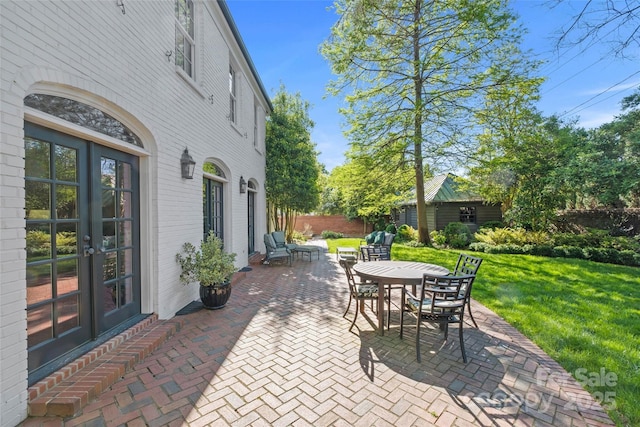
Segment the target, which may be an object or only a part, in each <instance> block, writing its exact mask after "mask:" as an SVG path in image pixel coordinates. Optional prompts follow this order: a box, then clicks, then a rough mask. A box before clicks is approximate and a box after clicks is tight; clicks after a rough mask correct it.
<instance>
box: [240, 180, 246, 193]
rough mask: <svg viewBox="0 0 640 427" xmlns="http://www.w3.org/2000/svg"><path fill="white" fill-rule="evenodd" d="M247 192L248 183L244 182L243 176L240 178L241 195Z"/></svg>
mask: <svg viewBox="0 0 640 427" xmlns="http://www.w3.org/2000/svg"><path fill="white" fill-rule="evenodd" d="M246 192H247V181H245V180H244V178H243V177H242V176H240V193H243V194H244V193H246Z"/></svg>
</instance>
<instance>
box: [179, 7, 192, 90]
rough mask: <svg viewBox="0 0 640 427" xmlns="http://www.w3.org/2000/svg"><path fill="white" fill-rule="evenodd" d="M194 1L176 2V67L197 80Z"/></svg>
mask: <svg viewBox="0 0 640 427" xmlns="http://www.w3.org/2000/svg"><path fill="white" fill-rule="evenodd" d="M195 47H196V43H195V36H194V24H193V0H176V66H178V67H180V68H182V70H183V71H184V72H185V73H186V74H187V75H188V76H189V77H191V78H192V79H195V77H196V76H195V68H194V64H193V60H194V56H195Z"/></svg>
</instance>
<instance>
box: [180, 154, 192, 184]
mask: <svg viewBox="0 0 640 427" xmlns="http://www.w3.org/2000/svg"><path fill="white" fill-rule="evenodd" d="M180 169H181V170H182V177H183V178H184V179H193V172H194V170H195V169H196V162H195V161H194V160H193V157H191V155H190V154H189V150H187V149H186V148H185V149H184V151H183V152H182V157H180Z"/></svg>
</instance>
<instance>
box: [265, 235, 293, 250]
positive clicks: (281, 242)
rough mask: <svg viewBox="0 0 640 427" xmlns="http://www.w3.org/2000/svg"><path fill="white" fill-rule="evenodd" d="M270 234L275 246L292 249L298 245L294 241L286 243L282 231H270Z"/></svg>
mask: <svg viewBox="0 0 640 427" xmlns="http://www.w3.org/2000/svg"><path fill="white" fill-rule="evenodd" d="M271 236H272V237H273V240H274V241H275V242H276V248H287V249H289V250H290V251H293V250H295V249H296V248H297V247H298V245H297V244H295V243H287V239H286V237H285V234H284V231H272V232H271Z"/></svg>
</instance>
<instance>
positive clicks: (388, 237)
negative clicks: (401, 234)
mask: <svg viewBox="0 0 640 427" xmlns="http://www.w3.org/2000/svg"><path fill="white" fill-rule="evenodd" d="M395 238H396V235H395V234H393V233H386V234H385V235H384V242H383V243H382V246H385V247H387V248H389V251H391V245H393V239H395Z"/></svg>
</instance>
